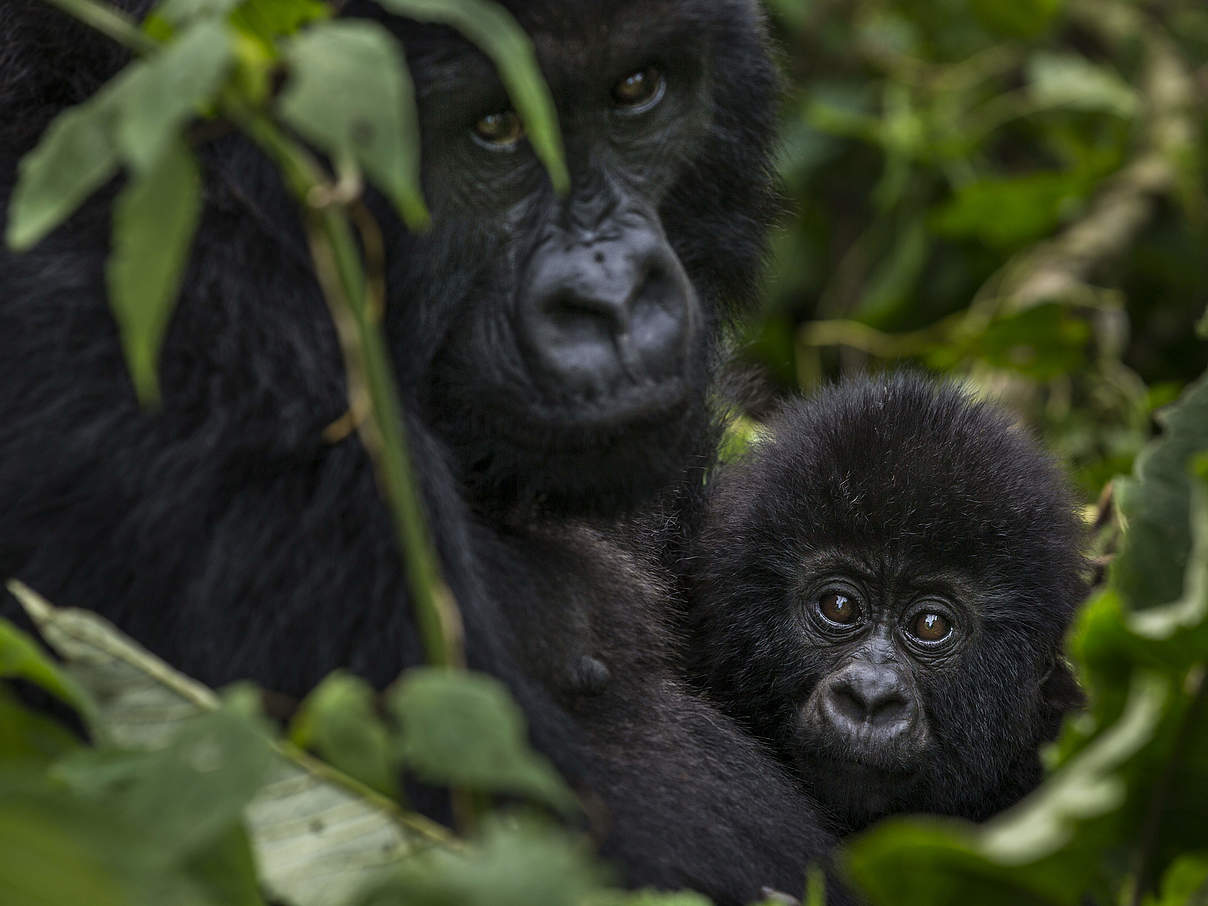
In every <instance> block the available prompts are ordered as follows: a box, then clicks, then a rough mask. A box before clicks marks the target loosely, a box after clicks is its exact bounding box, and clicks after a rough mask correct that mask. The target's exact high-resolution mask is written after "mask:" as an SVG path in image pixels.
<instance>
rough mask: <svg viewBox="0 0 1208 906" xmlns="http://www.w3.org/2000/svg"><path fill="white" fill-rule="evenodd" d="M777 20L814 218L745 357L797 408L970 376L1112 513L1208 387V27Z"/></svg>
mask: <svg viewBox="0 0 1208 906" xmlns="http://www.w3.org/2000/svg"><path fill="white" fill-rule="evenodd" d="M769 5H770V6H771V8H772V11H773V14H774V22H775V24H776V26H777V28H778V31H779V33H780V37H781V38H782V40H783V41H784V42H785V43H786V44H787V45H788V47H789V57H788V58H789V61H790V70H789V77H790V100H789V104H788V110H787V120H786V146H785V149H784V154H783V157H782V163H781V172H782V175H783V176H784V179H785V183H786V186H787V188H788V191H789V193H790V194H791V196H792V202H793V209H794V211H795V214H794V216H793V219H792V221H791V222H790V223H789V224H788V225H787V227H788V228H787V229H786V230H785V231H783V232H782V233H781V234H780V235H779V236H778V238H777V241H776V248H775V255H776V266H775V268H774V271H775V278H774V280H773V282H772V284H771V286H770V287H769V289H770V293H769V295H770V302H769V306H768V308H767V310H766V311H765V312H764V313H763V315H762V316H761V317H760V318H759V319H757V320H756V321H754V322H753V323H752V324H750V325H749V326H748V328H747V329H746V330H745V332H744V335H743V336H742V337H741V338H740V339H741V340H742V341H743V346H744V352H745V357H746V358H748V359H750V360H752V361H754V362H756V363H758V368H759V370H760V371H761V372H762V373H764V374H765V375H767V376H768V378H769V379H770V380H771V381H772V383H773V385H774V386H775V388H776V389H777V391H783V390H785V389H789V388H796V387H801V388H804V389H807V390H808V389H809V388H811V387H813V386H815V385H816V384H817V383H818V382H819V381H821V380H824V379H826V378H829V377H833V376H835V375H836V374H839V373H842V372H846V371H863V370H866V369H868V368H881V367H891V366H896V365H900V364H901V363H904V362H905V363H910V364H911V365H913V366H915V367H922V368H925V369H928V370H933V371H938V372H941V373H950V374H956V375H960V376H961V377H963V378H966V379H968V380H969V381H971V382H972V383H973V384H974V385H975V386H976V387H978V388H980V389H981V390H983V391H984V392H986V393H989V394H991V395H994V396H996V397H1000V398H1006V399H1007V400H1008V401H1009V402H1010V403H1011V404H1013V405H1014V406H1015V407H1016V408H1017V409H1018V410H1019V411H1020V413H1021V414H1022V415H1023V416H1024V417H1025V418H1026V419H1027V420H1028V421H1030V422H1031V423H1032V424H1033V425H1034V426H1035V427H1036V428H1037V429H1039V430H1040V431H1041V433H1043V434H1044V436H1045V437H1046V438H1047V439H1048V440H1049V441H1050V443H1051V444H1052V445H1053V446H1054V448H1055V449H1056V451H1057V452H1058V453H1059V454H1060V455H1061V456H1062V458H1063V459H1064V460H1065V461H1067V462H1068V463H1069V465H1070V467H1071V469H1072V471H1073V474H1074V477H1075V479H1076V481H1077V483H1078V485H1079V488H1080V490H1081V491H1082V492H1083V493H1084V494H1085V495H1087V497H1088V498H1090V499H1094V498H1095V496H1097V495H1098V493H1099V491H1100V489H1101V488H1102V487H1103V485H1104V484H1105V483H1106V482H1107V480H1108V479H1110V478H1111V477H1112V475H1114V474H1117V473H1120V472H1125V471H1127V470H1128V469H1129V467H1130V466H1131V463H1132V459H1133V457H1134V456H1135V455H1136V453H1137V452H1138V451H1139V449H1140V447H1141V445H1142V444H1143V443H1144V441H1145V438H1146V437H1147V436H1148V433H1149V415H1150V413H1151V412H1152V411H1153V410H1154V408H1156V407H1157V406H1158V405H1161V404H1163V403H1166V402H1169V401H1170V400H1171V399H1173V397H1174V395H1176V394H1177V392H1178V390H1179V389H1180V388H1181V387H1182V386H1184V385H1185V384H1186V383H1188V382H1189V381H1191V380H1192V379H1194V378H1195V377H1196V376H1197V375H1198V374H1200V373H1201V372H1202V371H1203V370H1204V368H1205V367H1208V347H1205V345H1204V344H1203V343H1202V342H1200V341H1199V340H1198V339H1197V338H1196V336H1195V335H1194V334H1193V332H1192V331H1191V330H1190V329H1189V326H1190V324H1191V323H1192V322H1194V321H1195V320H1196V319H1197V318H1199V317H1200V316H1201V315H1202V314H1203V313H1204V309H1205V307H1206V305H1208V293H1206V292H1205V285H1206V283H1208V279H1206V278H1205V276H1204V266H1203V260H1202V259H1203V250H1204V248H1205V247H1208V187H1206V185H1205V174H1206V172H1208V167H1206V166H1205V164H1208V125H1206V124H1208V115H1206V114H1208V91H1206V90H1205V87H1204V71H1205V70H1204V66H1205V62H1206V61H1208V13H1205V10H1204V6H1203V4H1202V3H1200V2H1198V0H1174V2H1172V3H1165V4H1157V3H1149V2H1139V3H1134V2H1129V0H1032V2H1028V3H1009V4H1007V3H996V2H992V0H987V2H979V0H940V2H921V0H864V2H860V3H856V2H854V0H812V2H805V3H801V2H798V0H774V2H771V3H770V4H769ZM1036 309H1039V311H1037V310H1036ZM1147 385H1148V386H1147Z"/></svg>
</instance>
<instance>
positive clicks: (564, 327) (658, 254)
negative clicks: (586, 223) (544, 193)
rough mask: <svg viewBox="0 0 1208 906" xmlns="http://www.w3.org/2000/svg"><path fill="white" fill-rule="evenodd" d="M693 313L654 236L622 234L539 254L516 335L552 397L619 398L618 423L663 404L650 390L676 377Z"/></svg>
mask: <svg viewBox="0 0 1208 906" xmlns="http://www.w3.org/2000/svg"><path fill="white" fill-rule="evenodd" d="M695 307H696V300H695V296H694V294H693V290H692V286H691V284H690V283H689V281H688V278H687V275H686V274H685V273H684V271H683V268H682V267H681V266H680V263H679V261H678V260H677V259H676V257H675V255H674V253H673V252H672V251H671V249H670V248H669V247H668V246H667V243H666V240H665V239H664V238H663V237H662V235H661V234H660V233H659V232H658V231H657V230H655V229H654V228H652V227H643V228H640V229H635V228H633V227H630V228H629V229H628V230H626V231H624V232H622V233H620V234H618V235H616V236H613V237H609V238H606V239H596V240H595V241H593V242H584V243H581V244H578V245H573V246H572V247H571V248H569V249H568V248H565V247H559V248H557V249H554V248H549V249H542V250H540V251H539V252H538V254H537V255H536V256H535V258H534V260H533V262H532V264H531V266H530V279H529V280H528V282H527V286H526V291H525V294H524V297H523V298H522V299H521V300H520V311H519V315H520V330H519V334H520V337H521V340H522V342H523V344H524V346H525V352H526V354H527V356H528V359H529V362H530V364H531V366H533V367H534V369H535V371H536V372H537V376H538V377H540V378H542V379H544V380H547V381H549V382H550V384H549V385H550V387H551V389H552V390H553V391H554V392H555V393H557V394H559V395H561V394H565V393H569V394H573V395H575V396H588V397H590V398H595V399H603V400H605V401H606V400H608V399H609V398H613V397H621V396H623V397H624V408H625V409H626V410H627V411H626V412H625V413H624V414H626V415H632V414H641V413H642V411H644V410H647V409H653V408H657V407H658V406H661V405H666V404H667V402H668V400H666V399H664V397H665V396H666V394H665V393H659V392H658V390H659V386H660V385H662V384H669V383H672V382H674V381H675V379H676V378H679V377H680V376H681V374H682V371H683V369H684V364H685V360H686V351H687V349H688V346H689V344H690V342H691V340H692V334H693V331H694V329H695V326H696V325H695V322H696V317H695ZM643 388H646V389H648V390H649V391H650V392H645V390H643ZM629 409H636V410H637V411H636V412H629V411H628V410H629Z"/></svg>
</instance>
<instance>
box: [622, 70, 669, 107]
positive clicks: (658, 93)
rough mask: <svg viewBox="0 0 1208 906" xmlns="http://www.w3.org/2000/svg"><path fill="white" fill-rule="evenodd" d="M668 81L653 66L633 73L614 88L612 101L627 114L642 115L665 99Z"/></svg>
mask: <svg viewBox="0 0 1208 906" xmlns="http://www.w3.org/2000/svg"><path fill="white" fill-rule="evenodd" d="M666 87H667V81H666V79H664V78H663V74H662V73H661V72H659V71H658V70H657V69H656V68H655V67H653V66H647V67H645V68H644V69H639V70H637V71H636V72H631V73H630V74H629V75H627V76H625V78H623V79H621V81H619V82H617V83H616V84H615V85H613V86H612V100H613V102H614V103H615V104H616V105H617V106H618V107H620V108H623V109H624V110H625V111H626V112H627V113H642V112H644V111H646V110H649V109H650V108H651V107H653V106H654V105H655V104H657V103H658V102H659V101H661V100H662V99H663V92H664V90H665V89H666Z"/></svg>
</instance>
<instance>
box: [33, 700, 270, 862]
mask: <svg viewBox="0 0 1208 906" xmlns="http://www.w3.org/2000/svg"><path fill="white" fill-rule="evenodd" d="M272 759H273V750H272V747H271V746H270V744H269V741H268V740H267V739H266V738H265V737H264V736H263V735H262V734H261V733H260V732H258V730H257V729H256V728H255V727H254V726H253V724H252V723H251V722H249V721H248V720H246V719H244V718H241V717H238V716H236V715H234V714H231V713H228V712H226V711H212V712H209V713H205V714H199V715H197V716H195V717H192V718H189V719H187V720H184V721H181V722H180V723H178V724H177V726H176V728H175V730H174V732H173V735H172V738H171V740H170V741H169V742H168V744H167V745H166V746H164V747H163V748H158V749H154V750H142V751H137V750H135V751H121V750H115V749H108V750H101V751H99V752H98V751H95V750H92V749H84V750H81V751H79V752H77V753H76V754H74V755H71V756H69V757H68V758H67V759H65V760H64V761H62V762H60V763H59V764H58V765H57V766H56V767H55V768H54V769H53V770H52V772H51V773H52V776H54V777H56V778H58V779H61V780H63V781H65V782H66V783H67V784H68V785H70V786H71V787H72V788H73V789H74V790H76V791H77V792H80V793H81V794H83V795H87V796H89V797H91V798H94V799H95V800H96V801H98V802H100V803H102V804H104V805H105V806H106V807H107V809H108V810H109V811H110V812H111V813H112V814H115V815H121V816H123V817H124V818H126V819H127V820H128V821H129V822H130V823H131V824H133V825H135V826H138V827H145V828H149V829H153V830H154V831H155V836H156V840H157V845H156V854H157V855H158V856H159V857H161V858H172V859H179V860H183V859H185V858H187V857H189V856H192V855H195V854H197V853H199V852H201V851H204V849H205V848H206V847H208V846H211V845H214V844H216V843H217V842H218V841H219V840H220V838H221V837H223V836H224V835H226V834H227V833H228V832H229V831H230V828H231V827H233V826H235V825H236V824H238V823H239V821H240V819H241V816H242V814H243V810H244V808H245V807H246V806H247V804H248V803H249V802H250V801H251V799H252V797H253V796H254V795H255V794H256V792H257V791H258V790H259V789H260V787H261V786H262V785H263V782H264V780H265V777H266V774H267V773H268V770H269V767H270V764H271V762H272Z"/></svg>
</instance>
